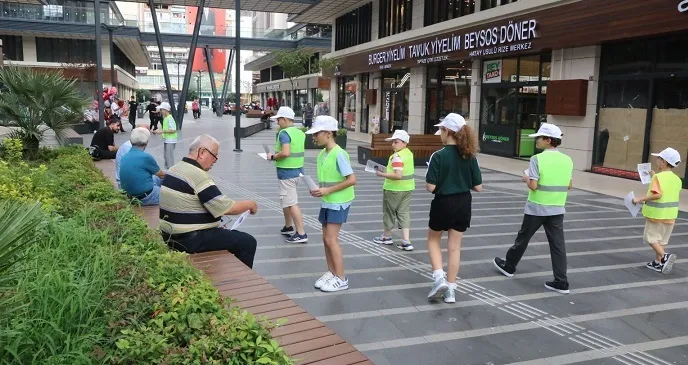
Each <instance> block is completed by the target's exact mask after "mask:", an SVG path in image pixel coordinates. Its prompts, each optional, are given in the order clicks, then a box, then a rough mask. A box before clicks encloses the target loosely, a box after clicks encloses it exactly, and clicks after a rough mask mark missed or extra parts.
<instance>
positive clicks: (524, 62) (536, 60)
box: [511, 55, 540, 94]
mask: <svg viewBox="0 0 688 365" xmlns="http://www.w3.org/2000/svg"><path fill="white" fill-rule="evenodd" d="M520 61H521V63H520V65H519V67H520V68H519V81H520V82H531V81H539V78H540V55H535V56H525V57H521V58H520ZM511 81H515V80H511ZM536 94H537V91H536Z"/></svg>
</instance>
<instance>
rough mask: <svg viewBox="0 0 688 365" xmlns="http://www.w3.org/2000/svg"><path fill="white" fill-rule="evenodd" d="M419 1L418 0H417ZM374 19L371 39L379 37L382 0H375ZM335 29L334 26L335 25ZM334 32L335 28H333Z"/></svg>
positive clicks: (371, 24) (371, 23)
mask: <svg viewBox="0 0 688 365" xmlns="http://www.w3.org/2000/svg"><path fill="white" fill-rule="evenodd" d="M416 1H418V0H416ZM372 11H373V20H372V21H371V22H370V26H371V29H370V40H371V41H374V40H376V39H378V36H379V34H380V0H373V10H372ZM333 29H334V27H333ZM333 32H334V30H333Z"/></svg>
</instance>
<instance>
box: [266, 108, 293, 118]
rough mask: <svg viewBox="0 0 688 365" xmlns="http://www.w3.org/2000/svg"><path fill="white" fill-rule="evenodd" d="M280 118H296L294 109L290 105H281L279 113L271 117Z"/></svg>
mask: <svg viewBox="0 0 688 365" xmlns="http://www.w3.org/2000/svg"><path fill="white" fill-rule="evenodd" d="M279 118H287V119H291V120H294V111H293V110H292V109H291V108H290V107H288V106H281V107H280V108H279V110H278V111H277V114H275V115H273V116H271V117H270V119H272V120H277V119H279Z"/></svg>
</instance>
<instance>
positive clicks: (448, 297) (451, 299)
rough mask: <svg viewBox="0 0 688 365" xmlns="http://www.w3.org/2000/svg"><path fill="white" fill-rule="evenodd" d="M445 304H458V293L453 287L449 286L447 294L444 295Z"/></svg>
mask: <svg viewBox="0 0 688 365" xmlns="http://www.w3.org/2000/svg"><path fill="white" fill-rule="evenodd" d="M442 298H443V299H444V302H445V303H456V293H455V292H454V288H453V286H452V285H450V286H449V289H447V291H446V292H444V294H443V295H442Z"/></svg>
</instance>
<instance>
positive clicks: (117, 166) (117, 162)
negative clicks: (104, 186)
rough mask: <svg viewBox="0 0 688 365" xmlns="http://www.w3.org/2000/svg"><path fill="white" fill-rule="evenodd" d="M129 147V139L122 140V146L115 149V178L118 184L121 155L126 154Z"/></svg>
mask: <svg viewBox="0 0 688 365" xmlns="http://www.w3.org/2000/svg"><path fill="white" fill-rule="evenodd" d="M130 149H131V141H126V142H124V144H123V145H122V147H120V148H119V149H118V150H117V155H115V178H116V179H117V183H118V184H119V169H120V167H121V166H122V157H124V155H126V154H127V152H129V150H130Z"/></svg>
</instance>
